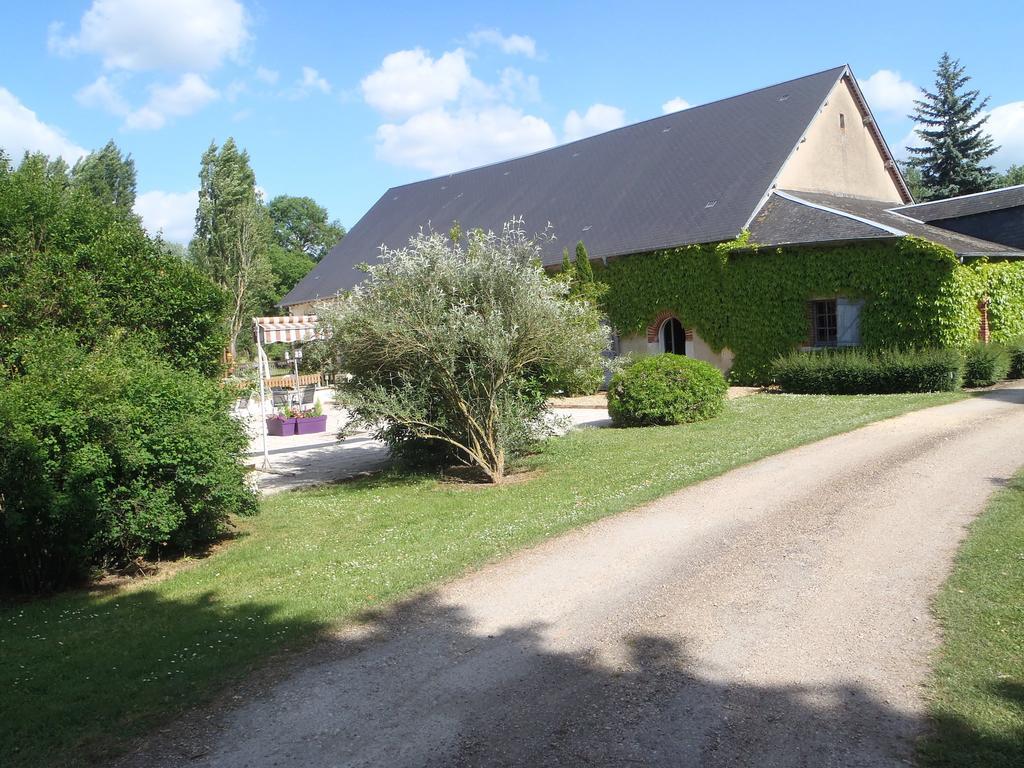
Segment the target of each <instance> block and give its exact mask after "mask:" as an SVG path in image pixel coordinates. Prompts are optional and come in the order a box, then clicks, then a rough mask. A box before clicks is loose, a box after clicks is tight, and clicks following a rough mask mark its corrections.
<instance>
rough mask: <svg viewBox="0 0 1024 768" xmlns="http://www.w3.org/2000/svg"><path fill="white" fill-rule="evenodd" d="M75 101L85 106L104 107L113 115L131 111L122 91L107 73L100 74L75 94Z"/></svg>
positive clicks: (122, 114)
mask: <svg viewBox="0 0 1024 768" xmlns="http://www.w3.org/2000/svg"><path fill="white" fill-rule="evenodd" d="M75 101H77V102H78V103H79V104H81V105H82V106H83V107H89V108H91V109H102V110H104V111H105V112H109V113H110V114H112V115H121V116H124V115H127V114H128V113H129V112H130V111H131V107H129V106H128V102H127V101H125V99H124V97H123V96H121V91H120V89H119V88H118V87H117V85H116V84H115V83H114V81H113V80H112V79H111V78H110V77H107V75H100V76H99V77H98V78H96V80H94V81H93V82H92V83H90V84H89V85H87V86H85V87H84V88H82V89H80V90H79V91H78V92H77V93H76V94H75Z"/></svg>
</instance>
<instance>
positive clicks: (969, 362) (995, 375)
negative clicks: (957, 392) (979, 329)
mask: <svg viewBox="0 0 1024 768" xmlns="http://www.w3.org/2000/svg"><path fill="white" fill-rule="evenodd" d="M1011 365H1012V359H1011V357H1010V353H1009V352H1007V351H1006V348H1005V347H1003V346H1002V345H1001V344H983V343H982V342H978V343H976V344H972V345H971V346H970V347H968V348H967V351H966V352H965V353H964V386H965V387H989V386H992V385H993V384H995V383H996V382H998V381H1002V380H1003V379H1005V378H1006V375H1007V374H1008V373H1009V372H1010V367H1011Z"/></svg>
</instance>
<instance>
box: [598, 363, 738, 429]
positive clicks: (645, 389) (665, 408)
mask: <svg viewBox="0 0 1024 768" xmlns="http://www.w3.org/2000/svg"><path fill="white" fill-rule="evenodd" d="M728 389H729V385H728V384H726V382H725V377H724V376H723V375H722V372H721V371H719V370H718V369H717V368H715V367H714V366H713V365H710V364H709V363H705V362H702V361H700V360H693V359H692V358H687V357H683V356H681V355H671V354H664V355H652V356H650V357H642V358H640V359H639V360H638V361H636V362H635V363H632V364H630V365H628V366H626V367H625V368H624V369H623V370H621V371H619V372H618V373H617V374H615V376H613V377H612V380H611V383H610V384H609V386H608V414H609V415H610V416H611V417H612V423H613V424H615V426H618V427H646V426H656V425H671V424H684V423H687V422H692V421H702V420H704V419H710V418H711V417H712V416H716V415H717V414H718V413H720V412H721V410H722V406H723V404H724V401H725V393H726V391H727V390H728Z"/></svg>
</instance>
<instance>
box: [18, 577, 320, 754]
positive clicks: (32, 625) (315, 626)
mask: <svg viewBox="0 0 1024 768" xmlns="http://www.w3.org/2000/svg"><path fill="white" fill-rule="evenodd" d="M282 604H283V601H282ZM322 630H323V626H322V625H321V624H319V623H317V622H315V621H311V620H309V619H307V618H303V617H301V616H291V615H285V614H284V613H282V610H281V607H280V606H279V605H276V604H275V603H274V602H273V601H268V600H259V599H255V598H254V599H252V600H250V601H248V602H246V603H244V604H236V605H224V604H223V603H221V602H220V601H219V600H218V599H217V595H216V594H214V593H213V592H203V593H198V594H195V595H189V596H187V597H185V598H181V599H167V598H166V597H164V596H162V595H161V594H160V593H159V592H157V591H155V590H153V589H149V588H145V587H144V588H140V589H138V590H137V591H133V590H130V589H129V590H127V591H120V592H117V593H115V594H96V593H88V592H70V593H65V594H62V595H58V596H55V597H53V598H49V599H45V600H37V601H34V602H31V603H21V604H17V603H15V604H4V605H0V656H2V657H3V663H2V664H0V690H2V691H3V695H2V696H0V723H3V728H2V729H0V730H2V735H0V755H3V756H4V757H3V758H2V759H0V763H3V764H5V765H6V766H11V767H12V768H14V766H22V765H24V766H37V765H47V764H58V765H77V764H94V763H95V762H96V761H98V760H100V759H101V758H104V757H107V756H109V755H111V754H116V753H117V752H118V751H120V750H121V749H122V748H123V747H124V746H126V745H127V744H128V743H129V742H128V740H129V739H132V738H134V737H138V736H139V735H140V734H142V733H145V732H146V731H148V730H149V729H151V728H153V727H155V726H157V725H159V724H161V723H166V722H167V719H168V717H173V716H174V715H175V714H177V713H179V712H181V711H184V710H187V709H188V708H190V707H192V706H193V705H195V704H197V703H202V702H204V701H206V700H208V698H209V697H210V696H211V695H212V694H213V693H215V692H216V691H217V690H218V689H219V688H223V687H224V686H225V685H228V684H231V683H232V682H233V681H235V680H237V679H239V678H240V677H242V676H244V675H245V674H246V673H248V672H250V671H251V670H252V669H254V668H255V667H256V666H258V665H259V664H261V663H264V662H265V661H266V660H267V657H268V656H270V655H271V654H273V653H274V652H275V651H281V650H284V649H287V648H289V647H295V645H297V644H305V643H308V641H309V640H310V639H311V638H315V637H316V636H317V635H318V634H319V633H320V632H321V631H322Z"/></svg>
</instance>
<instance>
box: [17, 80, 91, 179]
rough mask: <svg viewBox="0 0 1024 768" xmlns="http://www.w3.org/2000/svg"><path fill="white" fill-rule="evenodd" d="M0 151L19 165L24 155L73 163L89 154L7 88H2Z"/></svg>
mask: <svg viewBox="0 0 1024 768" xmlns="http://www.w3.org/2000/svg"><path fill="white" fill-rule="evenodd" d="M0 149H3V150H4V151H5V152H6V153H7V154H8V155H9V156H10V158H11V160H13V161H14V162H18V161H19V160H20V159H21V156H22V154H24V153H25V152H44V153H46V154H47V155H49V156H50V157H56V156H58V155H59V156H60V157H63V158H64V159H65V160H66V161H67V162H68V163H69V164H72V165H73V164H74V162H75V161H76V160H78V159H79V158H81V157H82V156H83V155H86V154H88V152H87V151H86V149H85V148H84V147H80V146H78V145H77V144H75V143H74V142H73V141H71V140H70V139H69V138H67V137H66V136H65V135H64V134H63V133H62V132H61V131H60V130H59V129H57V128H54V127H52V126H50V125H47V124H46V123H44V122H43V121H41V120H40V119H39V118H38V117H37V116H36V113H35V112H33V111H32V110H31V109H29V108H28V107H26V106H25V105H24V104H22V103H21V102H20V101H19V100H18V98H17V97H16V96H15V95H14V94H13V93H11V92H10V91H8V90H7V89H6V88H0Z"/></svg>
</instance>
